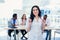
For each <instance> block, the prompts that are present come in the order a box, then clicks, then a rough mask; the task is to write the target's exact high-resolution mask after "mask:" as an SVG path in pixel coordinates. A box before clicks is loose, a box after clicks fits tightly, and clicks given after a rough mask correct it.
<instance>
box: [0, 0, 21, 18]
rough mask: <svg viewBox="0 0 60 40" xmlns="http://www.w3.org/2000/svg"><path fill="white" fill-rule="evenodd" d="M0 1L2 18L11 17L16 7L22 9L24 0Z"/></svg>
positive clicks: (0, 16) (0, 15)
mask: <svg viewBox="0 0 60 40" xmlns="http://www.w3.org/2000/svg"><path fill="white" fill-rule="evenodd" d="M4 1H5V2H4V3H0V18H9V17H11V15H12V14H13V10H14V9H19V10H22V0H4Z"/></svg>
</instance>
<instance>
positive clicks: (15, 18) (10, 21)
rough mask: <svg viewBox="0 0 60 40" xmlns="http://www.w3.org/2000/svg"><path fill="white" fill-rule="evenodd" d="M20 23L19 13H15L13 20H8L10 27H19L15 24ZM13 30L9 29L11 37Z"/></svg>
mask: <svg viewBox="0 0 60 40" xmlns="http://www.w3.org/2000/svg"><path fill="white" fill-rule="evenodd" d="M17 25H18V23H17V14H13V18H12V19H11V20H9V21H8V27H9V28H17V27H15V26H17ZM13 31H14V29H13V30H11V29H9V30H8V35H9V36H10V37H11V32H13ZM16 34H18V30H16Z"/></svg>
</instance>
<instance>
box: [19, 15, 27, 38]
mask: <svg viewBox="0 0 60 40" xmlns="http://www.w3.org/2000/svg"><path fill="white" fill-rule="evenodd" d="M26 21H27V18H26V14H23V15H22V18H21V21H20V25H22V26H25V25H26ZM20 31H21V33H22V37H21V39H23V37H24V38H25V39H27V37H25V34H26V33H27V32H26V30H24V29H23V30H20Z"/></svg>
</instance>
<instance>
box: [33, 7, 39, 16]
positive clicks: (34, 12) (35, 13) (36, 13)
mask: <svg viewBox="0 0 60 40" xmlns="http://www.w3.org/2000/svg"><path fill="white" fill-rule="evenodd" d="M38 13H39V11H38V9H37V8H36V7H34V8H33V14H34V15H35V16H38Z"/></svg>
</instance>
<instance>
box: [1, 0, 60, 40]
mask: <svg viewBox="0 0 60 40" xmlns="http://www.w3.org/2000/svg"><path fill="white" fill-rule="evenodd" d="M33 5H38V6H39V7H40V10H41V12H42V16H43V15H44V14H47V15H48V18H49V19H50V21H51V23H52V25H53V26H52V27H56V26H60V0H0V40H4V39H5V40H7V31H6V30H2V29H3V28H4V27H7V26H8V24H7V22H8V20H9V19H10V18H12V15H13V14H14V13H17V14H18V19H20V18H21V16H22V14H24V13H25V14H26V15H27V18H28V17H29V15H30V12H31V8H32V6H33ZM5 37H6V38H5ZM53 38H54V30H52V40H53ZM56 40H60V35H59V34H56Z"/></svg>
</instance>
